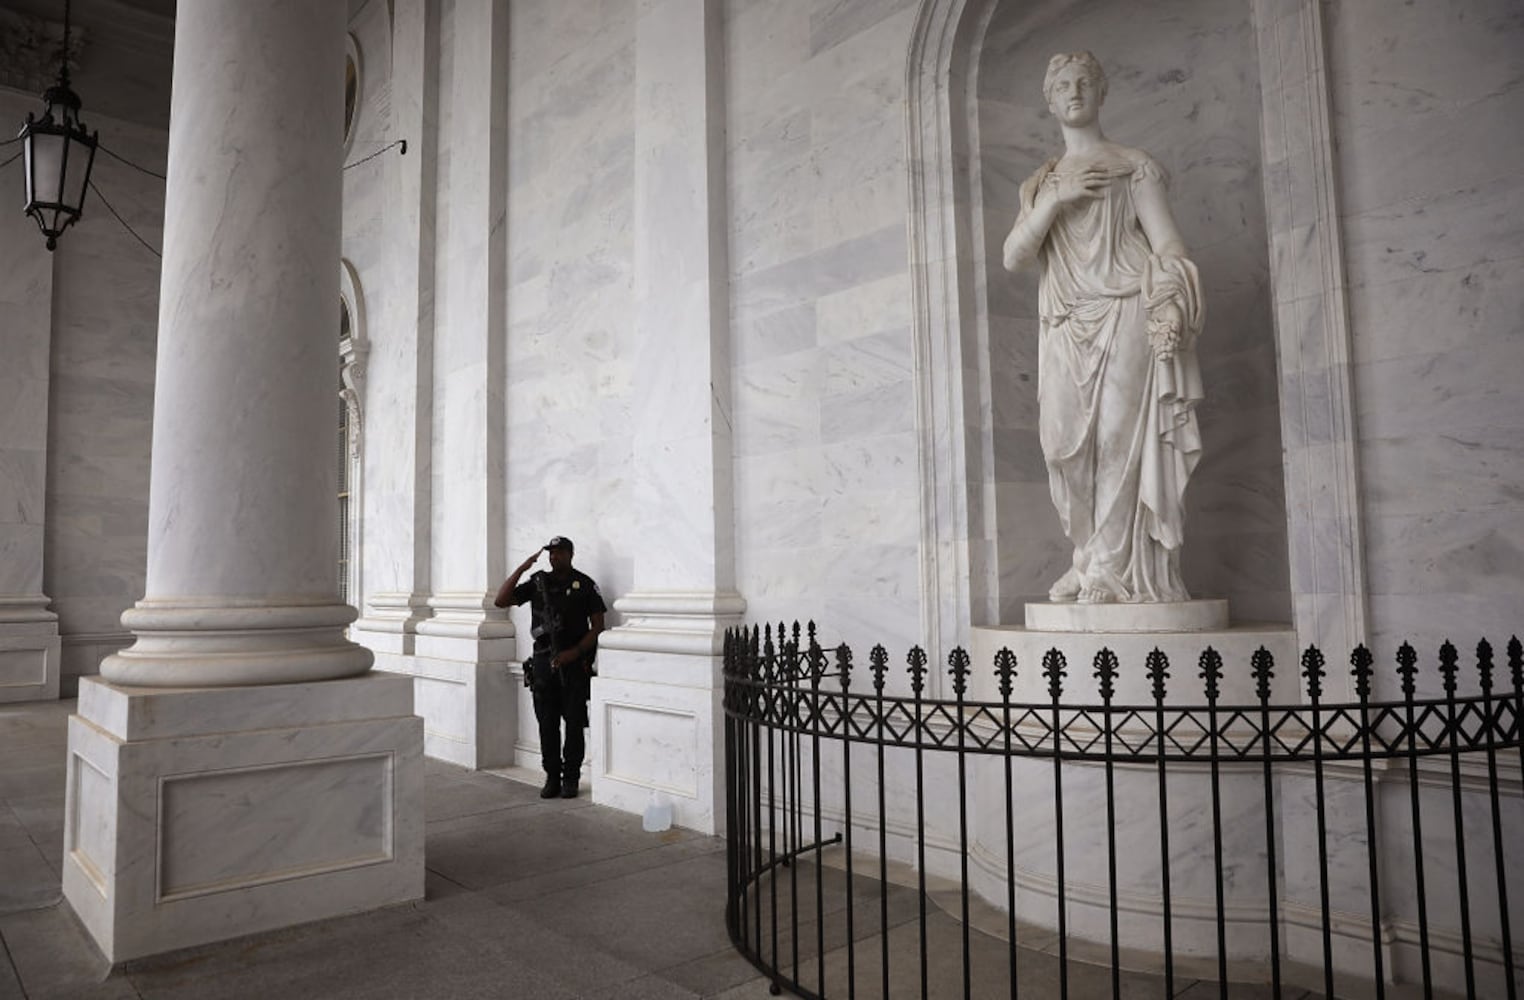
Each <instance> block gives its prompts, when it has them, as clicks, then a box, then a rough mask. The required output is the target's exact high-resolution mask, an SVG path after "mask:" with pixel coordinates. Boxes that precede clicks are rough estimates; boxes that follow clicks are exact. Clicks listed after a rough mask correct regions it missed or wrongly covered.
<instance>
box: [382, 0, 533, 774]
mask: <svg viewBox="0 0 1524 1000" xmlns="http://www.w3.org/2000/svg"><path fill="white" fill-rule="evenodd" d="M507 29H508V4H507V0H484V2H481V3H470V4H456V5H454V6H453V7H450V6H446V7H443V8H442V9H441V11H440V25H439V46H440V50H441V54H440V62H439V65H440V74H439V75H440V79H439V88H438V90H439V101H438V116H439V117H438V126H439V151H440V153H439V157H438V161H437V170H436V174H435V179H434V180H435V184H436V191H437V195H436V201H435V204H436V205H437V218H436V221H435V233H436V234H437V243H436V246H435V256H436V259H435V266H434V289H435V292H436V294H435V298H434V321H433V334H434V342H433V359H432V383H431V393H432V406H433V416H432V428H433V452H432V457H433V469H432V474H433V489H432V491H431V494H430V517H431V526H430V535H431V537H432V538H433V539H434V540H435V544H434V545H433V546H432V548H431V549H430V552H429V580H430V585H431V593H430V595H429V598H428V607H429V610H430V615H429V617H427V618H425V619H424V620H423V621H420V622H419V623H418V637H417V641H416V645H415V653H416V655H415V656H414V657H413V658H412V660H411V662H410V663H409V664H408V666H407V667H406V668H405V669H407V670H408V672H410V673H412V674H413V675H414V676H415V678H416V679H417V692H418V706H419V711H420V713H421V714H422V715H423V716H424V719H425V720H426V722H427V734H428V736H427V744H426V747H427V751H428V754H429V756H431V757H438V758H441V759H443V760H449V761H452V762H454V763H456V764H461V765H464V766H466V767H478V768H481V767H493V766H501V765H505V764H508V763H510V762H511V761H512V756H513V742H514V736H515V729H514V725H513V720H514V719H515V718H516V717H517V706H516V703H515V701H514V699H515V697H516V696H517V693H518V691H519V690H521V689H519V688H515V687H514V686H513V685H512V683H511V682H510V680H509V674H508V661H509V659H510V658H511V657H512V655H513V649H514V638H513V637H514V629H513V623H512V622H511V621H510V620H509V619H508V614H507V612H506V611H503V610H501V609H499V608H496V607H494V606H493V604H492V598H493V595H494V594H495V593H496V591H497V585H498V583H500V582H501V581H502V578H503V575H504V559H505V557H504V548H503V538H504V530H505V497H506V493H507V487H506V481H505V473H504V466H505V457H506V456H505V454H504V452H503V449H502V442H503V440H504V438H505V436H506V425H505V421H506V408H505V402H504V391H505V386H506V381H507V380H506V377H505V375H504V367H503V366H504V354H505V351H506V347H507V334H506V330H505V327H504V315H505V304H506V297H505V296H506V285H507V275H506V260H507V241H506V236H507V229H506V226H505V222H506V214H507V197H508V157H507V149H508V143H507V128H508V109H507V99H508V47H507Z"/></svg>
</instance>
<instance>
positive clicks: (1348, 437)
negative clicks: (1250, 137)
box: [905, 0, 1367, 651]
mask: <svg viewBox="0 0 1524 1000" xmlns="http://www.w3.org/2000/svg"><path fill="white" fill-rule="evenodd" d="M1007 2H1011V0H1007ZM1246 2H1248V3H1249V4H1250V7H1251V9H1252V14H1253V23H1254V31H1255V36H1256V42H1257V45H1258V48H1259V57H1260V66H1259V71H1260V86H1261V95H1262V120H1261V136H1262V145H1261V158H1262V159H1261V175H1262V177H1263V179H1264V188H1265V192H1264V193H1265V202H1266V215H1267V218H1268V219H1269V220H1271V225H1270V228H1269V234H1268V235H1269V239H1270V247H1269V251H1270V260H1271V285H1272V299H1273V304H1274V307H1275V312H1276V315H1275V330H1276V356H1277V368H1278V377H1279V386H1278V388H1279V390H1280V391H1279V405H1280V411H1281V427H1282V435H1283V443H1284V451H1285V463H1284V473H1285V488H1286V494H1287V497H1286V499H1287V503H1286V507H1287V510H1288V512H1289V514H1288V519H1289V522H1290V523H1289V524H1288V525H1287V531H1288V534H1290V535H1291V536H1292V537H1293V538H1296V537H1310V536H1311V533H1312V532H1313V531H1314V530H1315V529H1316V530H1318V531H1319V532H1320V534H1321V535H1322V536H1323V537H1329V536H1330V535H1331V536H1332V537H1333V538H1334V539H1336V544H1335V545H1334V546H1332V547H1324V548H1323V549H1322V551H1321V552H1316V551H1308V550H1309V549H1311V548H1313V547H1311V546H1308V547H1302V546H1298V545H1296V544H1293V545H1292V546H1291V552H1290V559H1291V566H1290V572H1291V581H1292V591H1293V594H1292V597H1293V613H1294V616H1295V624H1296V629H1297V636H1298V640H1299V642H1301V643H1303V644H1306V643H1313V642H1315V643H1318V644H1319V645H1322V646H1323V647H1324V648H1349V647H1350V646H1353V645H1354V644H1355V643H1357V642H1361V641H1365V640H1366V639H1367V635H1366V611H1365V607H1366V594H1365V581H1364V560H1363V552H1362V548H1363V546H1362V539H1361V528H1360V497H1359V476H1358V464H1357V449H1356V431H1355V426H1354V408H1353V387H1352V377H1351V371H1350V365H1349V359H1350V339H1349V320H1348V307H1347V304H1346V301H1345V286H1346V282H1345V277H1344V275H1345V267H1344V254H1343V246H1342V242H1341V234H1340V231H1339V225H1338V206H1337V204H1336V188H1335V184H1334V170H1335V160H1334V153H1333V140H1332V131H1331V129H1332V124H1331V115H1330V111H1329V109H1330V103H1329V92H1328V77H1327V59H1326V53H1325V49H1324V37H1323V12H1322V6H1321V2H1320V0H1246ZM998 5H999V0H922V2H921V5H920V8H919V10H918V12H917V16H916V21H915V26H914V29H913V31H912V34H911V39H910V51H909V56H908V60H907V65H906V86H905V94H906V137H907V141H906V144H907V155H906V166H907V170H908V174H909V176H908V189H909V193H910V220H909V237H910V278H911V292H912V324H913V340H914V358H915V385H916V416H917V427H918V428H919V434H920V439H919V449H918V452H919V454H918V460H919V465H920V489H921V494H920V506H921V594H922V600H921V609H922V610H921V617H922V623H921V624H922V629H921V632H922V636H923V638H924V641H925V642H926V643H927V644H928V646H929V647H930V648H932V649H937V650H943V651H946V650H951V649H952V648H953V647H954V646H964V647H967V645H968V637H969V628H970V625H971V624H972V622H973V621H974V620H975V618H976V617H977V618H979V619H981V620H992V615H993V613H994V612H993V609H994V607H995V602H996V597H997V594H996V592H995V585H994V582H993V581H995V580H996V579H997V578H998V567H997V566H996V565H995V564H994V560H995V559H996V549H995V544H994V530H993V527H992V525H993V518H992V516H991V512H990V511H988V510H987V509H986V500H985V497H984V496H983V495H982V489H981V484H982V483H983V482H984V479H985V475H984V473H985V466H986V465H987V464H988V463H989V462H990V458H989V456H988V455H986V454H985V453H984V449H983V446H982V438H981V433H980V421H981V419H982V418H981V401H980V399H979V392H980V386H979V384H978V372H979V366H978V364H977V359H978V358H979V357H980V354H979V352H981V351H986V350H987V348H988V343H987V340H988V334H987V331H986V330H985V329H982V324H981V322H980V319H979V310H978V308H977V307H976V300H975V290H976V274H975V270H976V261H977V259H978V257H977V253H976V243H975V241H976V238H977V236H978V233H977V229H976V220H975V218H974V207H973V206H974V197H973V190H972V184H973V172H972V170H971V169H970V168H971V164H972V158H973V157H974V156H976V155H977V136H976V134H975V132H974V128H975V126H974V122H973V114H972V112H971V109H970V107H971V105H970V102H971V96H972V89H971V88H972V85H973V83H974V81H975V78H976V76H977V71H978V65H977V60H978V54H979V52H980V50H981V48H982V45H983V41H984V35H985V31H986V29H987V28H988V26H989V23H990V19H991V18H992V17H993V15H994V13H995V10H996V8H997V6H998ZM1044 6H1051V5H1044ZM1292 175H1295V176H1300V177H1311V178H1312V181H1313V193H1314V198H1313V201H1314V202H1315V204H1314V205H1313V206H1312V208H1311V212H1312V219H1311V222H1310V223H1309V222H1308V221H1307V215H1308V210H1307V207H1306V206H1305V205H1304V206H1303V208H1302V210H1301V211H1299V212H1296V213H1293V212H1292V211H1291V210H1290V209H1291V207H1292V206H1291V199H1292V192H1291V189H1290V184H1289V182H1286V178H1288V177H1289V176H1292ZM1293 218H1295V219H1296V220H1297V222H1298V223H1299V224H1298V225H1296V226H1292V225H1290V224H1289V221H1288V223H1287V224H1284V225H1280V224H1277V223H1276V221H1275V220H1291V219H1293ZM1309 257H1310V258H1311V259H1312V261H1313V263H1314V265H1315V266H1312V267H1308V266H1307V265H1306V261H1307V260H1308V258H1309ZM1299 258H1300V259H1301V260H1302V261H1303V264H1302V265H1301V266H1300V267H1298V266H1295V262H1296V261H1297V260H1298V259H1299ZM1288 265H1289V266H1288ZM1308 275H1312V276H1313V277H1312V278H1310V279H1309V277H1308ZM1308 317H1312V321H1311V325H1312V329H1311V330H1309V331H1307V333H1303V334H1299V331H1298V327H1306V326H1308V325H1309V323H1308V319H1307V318H1308ZM1314 387H1315V389H1316V391H1304V388H1314ZM1313 409H1319V410H1322V411H1324V412H1319V413H1312V412H1311V410H1313ZM1313 425H1321V426H1327V427H1329V428H1331V431H1330V434H1329V437H1330V438H1331V440H1330V441H1320V442H1317V443H1315V444H1314V443H1312V442H1307V441H1304V440H1302V434H1303V432H1302V428H1305V427H1308V426H1313Z"/></svg>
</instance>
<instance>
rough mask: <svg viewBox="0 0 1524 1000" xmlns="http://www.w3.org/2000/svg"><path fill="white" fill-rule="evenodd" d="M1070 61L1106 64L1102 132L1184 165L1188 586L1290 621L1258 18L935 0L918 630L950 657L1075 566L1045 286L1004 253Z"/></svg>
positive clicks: (925, 149)
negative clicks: (1051, 472)
mask: <svg viewBox="0 0 1524 1000" xmlns="http://www.w3.org/2000/svg"><path fill="white" fill-rule="evenodd" d="M1075 49H1090V50H1091V51H1093V52H1095V54H1096V55H1097V56H1098V57H1099V58H1100V60H1101V62H1102V63H1103V64H1104V65H1105V67H1106V69H1107V74H1108V77H1109V78H1110V81H1111V85H1110V92H1109V94H1108V97H1107V100H1106V105H1105V108H1104V110H1103V113H1102V118H1103V123H1104V125H1105V128H1106V131H1107V134H1108V135H1109V136H1110V137H1112V138H1114V139H1116V140H1117V141H1120V142H1123V143H1127V144H1130V145H1136V146H1139V147H1141V148H1144V149H1146V150H1148V151H1149V152H1150V153H1152V154H1153V155H1154V156H1155V157H1156V158H1157V159H1158V160H1159V161H1160V162H1161V163H1163V164H1164V165H1165V167H1166V168H1167V169H1168V170H1169V171H1170V173H1171V175H1172V178H1173V186H1172V190H1171V204H1172V207H1173V209H1174V212H1175V215H1176V218H1177V221H1178V222H1179V224H1180V227H1181V230H1182V233H1183V235H1184V237H1185V239H1186V242H1187V244H1188V246H1189V248H1190V250H1191V253H1192V256H1193V257H1194V258H1195V259H1196V260H1197V263H1198V265H1199V266H1200V267H1201V270H1202V276H1203V282H1204V285H1205V290H1206V295H1207V329H1206V332H1205V334H1204V336H1203V340H1202V342H1201V344H1200V357H1201V362H1202V370H1203V377H1204V380H1205V382H1206V389H1207V394H1208V397H1209V398H1208V401H1207V402H1206V403H1205V404H1203V407H1202V409H1201V411H1200V416H1201V426H1202V433H1203V438H1204V451H1205V454H1204V458H1203V460H1202V463H1201V465H1200V467H1199V468H1198V469H1197V472H1196V475H1195V476H1194V477H1193V480H1192V483H1191V486H1190V490H1189V492H1188V494H1187V503H1188V521H1187V536H1186V547H1185V550H1184V553H1183V555H1182V563H1183V567H1184V573H1185V576H1186V582H1187V585H1188V586H1190V587H1191V588H1192V589H1193V592H1195V593H1196V594H1198V595H1199V596H1213V597H1227V598H1228V599H1229V601H1230V603H1231V605H1232V608H1233V612H1234V616H1235V618H1237V619H1239V620H1244V621H1282V622H1284V621H1289V620H1290V619H1291V616H1292V606H1291V595H1290V589H1291V588H1290V582H1289V579H1290V575H1289V568H1288V567H1289V563H1288V556H1287V515H1286V500H1285V497H1286V490H1285V486H1284V483H1283V476H1282V451H1281V419H1282V417H1281V412H1280V400H1279V391H1278V378H1277V359H1276V330H1275V322H1274V317H1275V308H1274V305H1273V301H1274V297H1273V290H1272V281H1271V267H1270V263H1271V262H1270V238H1269V234H1268V232H1267V225H1266V214H1265V200H1264V198H1265V196H1264V184H1263V178H1262V175H1261V170H1262V163H1263V157H1262V153H1261V149H1260V106H1261V105H1260V102H1261V94H1260V78H1259V73H1258V44H1257V36H1256V26H1255V23H1254V16H1253V10H1252V5H1251V4H1250V3H1249V2H1248V0H1242V2H1238V3H1229V4H1216V3H1205V2H1201V0H1163V2H1161V3H1160V4H1157V5H1151V6H1150V7H1149V10H1148V16H1147V17H1142V16H1140V14H1139V12H1138V9H1137V8H1136V5H1133V4H1130V3H1128V2H1127V0H1098V2H1093V3H1073V2H1065V3H1046V4H1043V3H1023V2H1018V0H1004V2H1001V0H926V2H924V3H923V4H922V6H921V9H920V12H919V17H918V21H917V25H916V30H915V33H914V36H913V39H912V45H911V53H910V59H909V65H908V79H907V96H908V122H907V125H908V129H909V148H910V158H909V159H910V189H911V202H912V213H911V214H912V219H911V244H912V259H911V264H912V267H911V270H912V279H913V289H914V296H915V311H914V323H915V346H916V364H917V389H918V399H917V403H918V408H919V416H920V427H921V434H922V441H921V455H920V459H921V474H922V497H923V503H922V513H923V524H922V532H923V545H922V551H923V593H925V594H927V595H928V597H927V599H926V601H925V607H924V618H925V621H924V623H923V631H924V634H925V635H926V636H927V639H928V641H929V642H933V643H936V644H937V645H938V647H939V648H941V649H944V650H946V649H950V648H952V647H953V646H954V645H960V644H965V643H966V642H967V634H968V633H967V629H968V628H969V626H970V625H983V624H1020V623H1021V621H1022V610H1021V609H1022V604H1023V603H1024V602H1025V601H1027V600H1032V599H1037V598H1038V597H1039V596H1040V595H1042V594H1044V593H1045V592H1046V590H1047V587H1048V585H1049V584H1050V583H1051V582H1052V581H1053V579H1056V578H1057V576H1058V575H1059V574H1060V573H1061V572H1062V571H1063V569H1064V567H1065V565H1066V564H1067V560H1068V553H1069V550H1068V547H1067V543H1066V541H1065V539H1064V538H1063V535H1062V532H1061V530H1060V528H1059V524H1058V519H1057V516H1056V514H1055V513H1054V511H1053V508H1052V504H1051V501H1050V500H1049V497H1048V486H1047V473H1046V469H1045V467H1044V465H1043V459H1042V452H1041V447H1040V445H1039V444H1038V440H1037V430H1036V428H1037V424H1036V416H1037V376H1036V355H1037V322H1036V276H1035V274H1019V275H1011V274H1008V273H1006V272H1005V271H1004V269H1003V267H1002V264H1001V260H1000V256H1001V255H1000V246H1001V243H1002V241H1003V240H1004V238H1005V234H1006V232H1007V231H1008V230H1009V228H1010V225H1011V222H1012V221H1013V219H1014V217H1015V214H1016V209H1017V190H1018V188H1019V186H1020V184H1021V182H1022V181H1023V180H1024V179H1025V178H1026V177H1027V176H1028V175H1029V174H1030V173H1031V172H1032V171H1033V170H1035V169H1036V168H1037V167H1038V166H1039V165H1040V164H1041V163H1042V162H1043V161H1044V160H1045V159H1047V158H1048V157H1050V156H1053V155H1056V154H1057V153H1058V152H1060V151H1061V149H1062V138H1061V136H1060V134H1059V130H1058V126H1057V125H1056V123H1054V122H1053V121H1052V119H1051V117H1050V116H1049V115H1048V113H1047V110H1046V108H1045V107H1044V105H1043V101H1042V95H1041V87H1042V78H1043V73H1044V71H1045V69H1046V66H1047V61H1048V58H1049V56H1050V55H1051V54H1052V53H1054V52H1059V51H1073V50H1075Z"/></svg>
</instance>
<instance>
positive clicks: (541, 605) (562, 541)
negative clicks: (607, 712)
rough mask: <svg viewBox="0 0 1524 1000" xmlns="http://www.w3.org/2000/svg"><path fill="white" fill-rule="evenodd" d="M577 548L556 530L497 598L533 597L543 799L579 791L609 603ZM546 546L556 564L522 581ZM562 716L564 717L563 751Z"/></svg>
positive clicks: (530, 677)
mask: <svg viewBox="0 0 1524 1000" xmlns="http://www.w3.org/2000/svg"><path fill="white" fill-rule="evenodd" d="M573 551H574V546H573V545H572V541H571V539H570V538H564V537H562V536H561V535H557V536H556V537H554V538H552V539H551V540H550V541H549V542H547V543H546V544H545V547H544V548H543V549H538V550H536V551H535V554H534V555H532V556H530V557H529V558H528V559H525V560H524V561H523V563H521V564H520V565H519V568H518V569H516V570H514V571H513V574H512V575H511V576H509V577H508V579H506V580H504V581H503V585H502V586H501V587H499V588H498V590H497V597H496V598H494V599H493V602H492V603H493V604H496V605H497V606H498V607H500V608H506V607H508V606H509V605H510V604H511V605H519V604H523V603H524V602H526V601H528V602H529V605H530V611H531V626H532V627H531V629H530V632H531V634H532V635H533V636H534V656H533V657H532V658H531V659H530V662H529V663H527V664H525V666H524V675H525V680H526V681H527V682H528V684H529V687H530V690H532V691H533V692H534V716H535V719H537V720H538V721H539V723H540V752H541V754H542V755H543V756H542V760H543V762H544V766H545V787H543V788H541V789H540V798H542V799H550V798H555V797H556V796H557V795H559V796H561V798H563V799H574V798H576V797H577V782H578V779H579V778H580V777H581V774H582V757H583V754H584V753H585V752H586V749H587V741H586V739H585V738H584V737H583V733H582V731H583V729H585V728H586V727H587V698H588V694H589V690H590V688H591V683H590V681H591V677H592V670H593V657H594V656H596V655H597V653H598V633H599V632H602V631H603V613H604V612H605V611H607V610H608V609H607V608H606V607H605V606H604V604H603V595H602V594H600V593H599V592H598V584H596V583H594V582H593V578H592V577H590V576H588V575H587V574H586V573H583V572H580V571H579V570H575V569H572V553H573ZM541 552H548V553H550V571H549V572H546V571H545V570H539V571H537V572H536V573H535V574H534V575H533V576H531V577H530V578H529V579H528V580H527V581H526V582H524V583H520V582H519V577H521V576H523V575H524V573H526V572H528V570H529V568H530V567H531V566H533V565H534V564H535V562H536V560H538V559H539V558H540V553H541ZM562 719H565V720H566V743H565V747H564V751H563V747H562V742H561V720H562Z"/></svg>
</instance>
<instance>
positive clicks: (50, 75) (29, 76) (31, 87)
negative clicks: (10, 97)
mask: <svg viewBox="0 0 1524 1000" xmlns="http://www.w3.org/2000/svg"><path fill="white" fill-rule="evenodd" d="M70 36H71V37H70V39H69V72H71V73H73V72H75V71H76V70H78V69H79V54H80V52H81V51H83V50H84V47H85V32H84V31H83V30H81V29H80V28H79V27H78V26H77V25H75V26H72V27H71V31H70ZM62 45H63V22H62V21H48V20H44V19H43V18H40V17H32V16H30V15H27V14H18V13H16V12H15V11H11V10H5V9H3V8H0V85H3V86H6V87H14V88H16V89H17V90H26V91H30V92H32V93H36V94H40V93H42V92H43V91H44V90H47V89H48V88H49V87H51V86H52V85H53V81H54V80H56V79H57V78H58V50H59V49H60V48H61V47H62Z"/></svg>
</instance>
